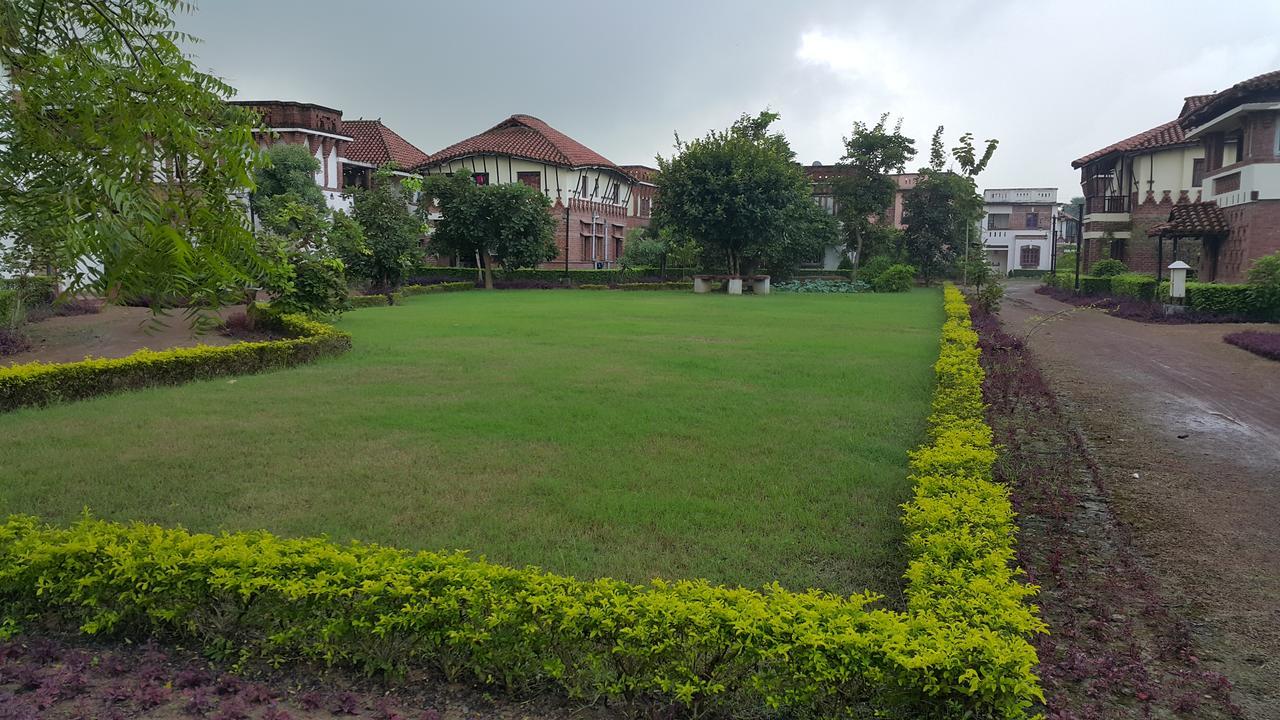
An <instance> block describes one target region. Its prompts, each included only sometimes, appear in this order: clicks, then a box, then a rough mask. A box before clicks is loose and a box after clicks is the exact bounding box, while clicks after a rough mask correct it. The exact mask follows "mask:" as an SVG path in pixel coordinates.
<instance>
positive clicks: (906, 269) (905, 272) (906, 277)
mask: <svg viewBox="0 0 1280 720" xmlns="http://www.w3.org/2000/svg"><path fill="white" fill-rule="evenodd" d="M915 281H916V269H915V268H913V267H911V266H910V265H902V264H898V265H890V266H889V267H887V268H885V269H884V271H883V272H881V273H880V274H878V275H876V277H875V279H874V280H872V281H871V288H872V289H873V290H875V291H876V292H907V291H908V290H910V289H911V286H912V285H914V284H915Z"/></svg>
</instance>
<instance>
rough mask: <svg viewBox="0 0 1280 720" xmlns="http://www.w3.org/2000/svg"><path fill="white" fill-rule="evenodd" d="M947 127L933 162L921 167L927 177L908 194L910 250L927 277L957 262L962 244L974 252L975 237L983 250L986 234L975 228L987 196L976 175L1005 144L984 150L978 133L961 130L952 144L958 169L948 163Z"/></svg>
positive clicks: (936, 139) (933, 146)
mask: <svg viewBox="0 0 1280 720" xmlns="http://www.w3.org/2000/svg"><path fill="white" fill-rule="evenodd" d="M942 132H943V128H942V127H941V126H939V127H938V129H937V131H935V132H934V134H933V139H932V140H931V142H930V153H929V165H928V166H927V167H924V168H921V170H920V172H921V174H922V175H923V177H921V179H920V180H919V182H917V183H916V186H915V188H914V189H912V191H911V192H910V193H908V194H907V196H906V203H905V205H906V207H905V210H904V220H905V222H906V225H907V230H906V232H905V233H904V234H903V241H904V243H903V244H904V250H905V255H906V257H907V259H908V261H909V262H911V263H912V264H913V265H915V266H916V268H917V269H918V270H919V272H920V273H921V275H923V276H924V279H925V282H929V281H930V280H932V279H933V278H935V277H938V276H939V275H941V274H942V272H943V271H944V270H946V269H947V268H948V267H952V266H953V265H954V263H955V260H956V255H957V249H958V248H963V249H965V251H966V254H967V255H968V254H972V253H970V252H969V251H970V249H971V248H970V247H969V244H970V242H971V241H976V242H977V245H978V246H977V248H976V249H975V251H976V252H978V253H981V251H982V249H981V236H980V235H978V236H977V237H975V235H977V234H976V233H973V232H972V231H973V229H974V227H975V226H976V225H977V222H978V220H979V219H981V218H982V195H981V194H980V193H979V192H978V185H977V182H976V181H975V178H976V177H977V175H978V174H979V173H981V172H982V171H983V170H985V169H986V167H987V164H988V163H990V162H991V157H992V155H994V154H995V151H996V147H997V146H998V145H999V141H997V140H987V141H986V147H985V148H984V149H983V150H982V152H981V153H979V151H978V149H977V148H976V147H975V146H974V143H973V134H972V133H965V134H964V135H961V136H960V139H959V140H958V141H957V143H956V146H955V147H953V148H952V149H951V159H952V160H953V161H954V163H955V164H956V165H958V166H959V171H958V172H957V171H956V170H954V169H952V168H950V167H947V154H946V152H944V150H943V148H944V147H945V146H944V144H943V139H942V138H943V136H942Z"/></svg>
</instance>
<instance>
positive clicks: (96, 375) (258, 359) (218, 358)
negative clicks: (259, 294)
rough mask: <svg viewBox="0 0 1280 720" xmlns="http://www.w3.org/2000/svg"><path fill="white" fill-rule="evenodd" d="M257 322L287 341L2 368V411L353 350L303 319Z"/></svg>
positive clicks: (341, 337) (268, 316)
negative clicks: (272, 329)
mask: <svg viewBox="0 0 1280 720" xmlns="http://www.w3.org/2000/svg"><path fill="white" fill-rule="evenodd" d="M254 317H255V320H256V321H257V322H260V323H265V324H266V326H268V327H273V328H274V329H276V330H278V331H279V332H282V333H284V334H285V335H288V336H290V337H289V338H288V339H285V340H268V341H265V342H245V343H237V344H235V345H227V346H219V347H214V346H210V345H197V346H196V347H193V348H175V349H172V350H162V351H155V350H139V351H138V352H136V353H133V354H132V355H129V356H128V357H123V358H115V359H106V358H101V359H95V358H90V359H88V360H81V361H79V362H72V363H42V362H33V363H27V364H25V365H13V366H10V367H5V368H0V412H8V411H10V410H15V409H17V408H21V407H38V406H44V405H49V404H52V403H56V402H67V401H72V400H83V399H85V398H90V397H95V396H97V395H106V394H108V393H115V392H122V391H125V390H137V389H139V388H145V387H154V386H158V385H180V384H182V383H187V382H191V381H193V380H204V379H207V378H214V377H223V376H227V375H247V374H250V373H259V372H265V371H267V370H274V369H276V368H284V367H291V366H293V365H299V364H302V363H308V362H312V361H314V360H316V359H318V358H321V357H325V356H329V355H338V354H341V353H343V352H346V351H347V350H349V349H350V348H351V336H350V335H348V334H346V333H344V332H340V331H338V330H336V329H334V328H333V327H330V326H329V325H325V324H324V323H319V322H316V321H314V320H310V319H308V318H307V317H305V316H303V315H282V314H275V313H272V312H270V311H269V310H266V309H261V308H254Z"/></svg>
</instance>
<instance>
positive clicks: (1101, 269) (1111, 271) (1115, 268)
mask: <svg viewBox="0 0 1280 720" xmlns="http://www.w3.org/2000/svg"><path fill="white" fill-rule="evenodd" d="M1127 272H1129V268H1128V266H1127V265H1125V264H1124V263H1122V262H1120V261H1119V260H1116V259H1114V258H1104V259H1102V260H1099V261H1098V262H1096V263H1094V264H1093V268H1092V269H1091V270H1090V274H1091V275H1093V276H1094V277H1112V276H1113V275H1119V274H1121V273H1127Z"/></svg>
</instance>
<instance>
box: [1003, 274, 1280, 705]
mask: <svg viewBox="0 0 1280 720" xmlns="http://www.w3.org/2000/svg"><path fill="white" fill-rule="evenodd" d="M1034 288H1035V285H1034V284H1031V283H1010V284H1009V286H1008V295H1007V297H1006V301H1005V304H1004V309H1003V310H1002V312H1001V318H1002V320H1003V322H1004V325H1005V328H1006V330H1007V331H1008V332H1009V333H1011V334H1013V335H1015V336H1019V337H1027V335H1028V333H1030V337H1029V345H1030V347H1031V348H1032V350H1033V351H1034V352H1035V353H1036V356H1037V358H1038V359H1039V361H1040V363H1041V365H1042V366H1043V368H1044V370H1045V373H1046V374H1047V375H1048V377H1049V380H1050V382H1051V384H1052V385H1053V387H1054V390H1055V391H1056V392H1057V394H1058V395H1059V397H1060V398H1061V399H1062V400H1063V402H1064V403H1065V404H1066V406H1067V407H1068V408H1069V410H1070V411H1071V413H1072V415H1073V416H1074V417H1075V419H1076V420H1077V421H1078V422H1079V423H1080V425H1081V429H1082V430H1083V432H1084V435H1085V437H1086V439H1087V441H1088V443H1089V446H1090V450H1091V451H1092V452H1093V454H1094V455H1095V456H1096V457H1097V458H1098V460H1099V463H1100V465H1101V474H1102V481H1103V486H1104V487H1105V488H1106V495H1107V498H1106V499H1107V501H1108V502H1109V503H1110V504H1111V505H1112V510H1113V511H1114V512H1115V514H1116V515H1117V516H1118V518H1119V519H1120V520H1121V521H1122V522H1124V523H1125V524H1126V525H1127V526H1128V527H1129V528H1131V529H1132V532H1133V537H1134V542H1135V545H1136V548H1137V550H1138V552H1139V553H1140V554H1141V557H1142V560H1143V562H1144V564H1145V565H1146V566H1147V567H1148V568H1149V569H1150V570H1151V571H1152V572H1153V574H1154V576H1155V578H1156V579H1157V581H1158V583H1159V585H1160V588H1159V592H1160V593H1161V595H1162V596H1163V597H1164V599H1165V601H1166V602H1167V603H1168V604H1169V606H1170V608H1171V610H1172V611H1173V612H1174V613H1175V614H1176V615H1178V616H1179V617H1181V618H1182V619H1184V620H1185V622H1186V623H1187V624H1188V625H1189V627H1191V629H1192V634H1193V638H1194V640H1195V642H1196V644H1197V645H1198V646H1200V647H1201V648H1203V655H1202V659H1204V660H1205V661H1207V663H1208V665H1209V666H1210V667H1213V668H1215V669H1217V670H1219V671H1221V672H1222V673H1224V674H1225V675H1226V676H1227V677H1229V678H1230V679H1231V680H1232V681H1233V682H1234V683H1235V685H1236V692H1235V693H1234V694H1233V697H1234V699H1235V701H1236V702H1237V703H1239V704H1240V705H1242V706H1243V707H1244V708H1245V710H1246V713H1247V714H1248V716H1249V717H1254V718H1260V719H1261V718H1276V717H1280V682H1278V681H1277V678H1280V363H1276V362H1274V361H1270V360H1266V359H1263V358H1260V357H1257V356H1255V355H1252V354H1250V353H1247V352H1245V351H1243V350H1240V349H1238V348H1235V347H1233V346H1230V345H1227V344H1226V343H1224V342H1222V336H1223V335H1225V334H1226V333H1229V332H1233V331H1234V330H1236V329H1239V328H1241V327H1246V326H1239V325H1147V324H1142V323H1137V322H1132V321H1129V320H1120V319H1117V318H1112V317H1109V316H1107V315H1106V314H1104V313H1101V312H1099V311H1096V310H1089V309H1084V310H1072V309H1071V308H1070V306H1068V305H1065V304H1063V303H1059V302H1057V301H1055V300H1052V299H1050V298H1047V297H1044V296H1041V295H1036V294H1035V292H1034ZM1059 313H1062V314H1061V315H1059ZM1046 318H1052V319H1050V320H1048V321H1047V322H1046V321H1045V319H1046ZM1255 327H1256V326H1255Z"/></svg>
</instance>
